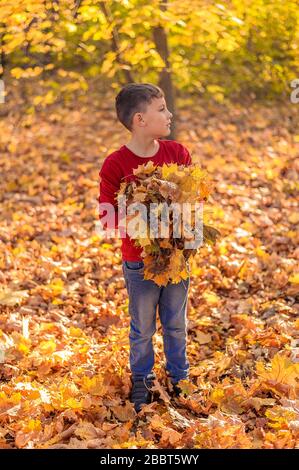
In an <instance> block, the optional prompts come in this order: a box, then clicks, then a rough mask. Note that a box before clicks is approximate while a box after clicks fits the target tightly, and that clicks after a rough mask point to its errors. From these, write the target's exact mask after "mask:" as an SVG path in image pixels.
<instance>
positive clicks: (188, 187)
mask: <svg viewBox="0 0 299 470" xmlns="http://www.w3.org/2000/svg"><path fill="white" fill-rule="evenodd" d="M133 175H134V180H133V181H130V182H127V181H126V182H123V183H122V184H121V187H120V190H119V192H118V195H125V196H126V204H127V207H130V206H131V204H133V203H137V202H138V203H141V204H142V205H143V206H144V207H145V208H146V211H145V212H144V211H143V213H142V214H139V215H138V216H137V217H133V221H134V223H135V224H136V223H138V225H139V228H140V226H142V227H143V232H142V234H140V230H139V232H138V235H137V236H134V237H132V238H134V243H135V246H137V247H142V249H143V250H142V253H141V256H142V257H143V258H144V268H145V269H144V279H152V280H153V281H154V282H155V283H156V284H158V285H159V286H166V285H167V283H168V282H172V283H178V282H180V281H181V280H182V279H187V278H188V276H189V269H188V259H189V258H190V256H194V255H195V253H196V252H197V250H198V248H194V247H192V246H193V245H192V243H191V248H186V243H185V242H188V241H189V242H190V240H192V239H193V240H194V237H195V234H196V233H197V231H196V230H197V227H198V225H196V217H195V215H196V214H195V212H196V210H198V206H200V204H203V202H204V201H207V200H208V196H209V194H210V193H211V184H210V182H209V180H208V176H207V173H206V171H204V170H201V169H200V168H199V167H198V165H194V164H192V165H189V166H184V165H178V164H177V163H172V164H166V163H165V164H163V166H155V165H154V164H153V162H152V161H150V162H148V163H146V164H143V165H139V166H138V168H136V169H134V170H133ZM174 203H176V204H174ZM175 205H176V206H177V207H178V206H179V207H180V209H179V210H181V209H182V208H183V206H184V205H185V207H186V206H188V208H189V210H190V214H189V220H190V222H188V224H187V225H188V230H186V224H185V222H184V224H185V225H184V227H182V222H183V218H184V216H182V210H181V216H180V217H177V214H176V213H175V210H174V206H175ZM166 206H167V211H168V214H167V217H165V212H163V211H164V209H165V207H166ZM201 207H202V206H201ZM151 213H152V214H153V213H154V215H155V216H156V220H157V219H159V217H160V218H161V221H160V224H161V225H160V231H158V232H157V231H156V232H154V236H153V235H152V234H153V232H152V231H151V228H152V227H153V226H152V225H151V222H152V220H151ZM144 214H146V216H144ZM162 214H164V215H163V216H162V217H161V215H162ZM129 219H130V223H131V222H132V215H129V218H128V217H127V222H128V220H129ZM197 221H198V218H197ZM178 223H179V224H181V227H180V229H179V232H178V231H177V229H178ZM163 224H164V230H167V235H166V236H165V235H164V234H163ZM135 226H136V225H135ZM201 232H202V233H201V236H202V243H215V241H216V238H217V237H218V236H219V235H220V232H219V231H218V230H216V229H215V228H213V227H211V226H209V225H206V224H204V223H203V221H202V225H201ZM164 233H165V231H164ZM177 233H179V234H180V236H177ZM161 235H163V236H161ZM189 246H190V245H189Z"/></svg>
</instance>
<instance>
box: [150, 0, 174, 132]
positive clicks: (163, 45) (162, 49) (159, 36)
mask: <svg viewBox="0 0 299 470" xmlns="http://www.w3.org/2000/svg"><path fill="white" fill-rule="evenodd" d="M160 9H161V10H164V11H165V10H166V9H167V0H164V1H163V3H161V4H160ZM153 38H154V42H155V45H156V49H157V51H158V53H159V55H160V56H161V58H162V59H163V61H164V62H165V67H164V69H163V70H162V71H161V73H160V77H159V83H158V85H159V87H160V88H162V90H163V91H164V93H165V100H166V103H167V107H168V109H169V110H170V111H171V112H172V114H173V120H172V128H171V133H170V135H169V137H168V138H169V139H170V140H174V139H175V137H176V125H175V124H176V107H175V95H174V87H173V84H172V77H171V70H170V63H169V50H168V43H167V35H166V33H165V30H164V28H163V27H162V26H156V27H155V28H153Z"/></svg>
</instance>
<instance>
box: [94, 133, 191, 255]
mask: <svg viewBox="0 0 299 470" xmlns="http://www.w3.org/2000/svg"><path fill="white" fill-rule="evenodd" d="M157 140H158V142H159V144H160V147H159V150H158V152H157V153H156V154H155V155H154V156H153V157H139V156H138V155H135V153H133V152H132V151H131V150H129V149H128V147H126V146H125V145H123V146H122V147H120V148H119V149H118V150H116V151H115V152H112V153H111V154H110V155H108V156H107V157H106V158H105V160H104V162H103V165H102V168H101V170H100V172H99V177H100V178H99V179H100V186H99V198H98V201H99V203H102V202H109V203H111V204H113V205H114V208H115V219H114V220H111V221H110V220H109V221H108V222H107V224H104V228H106V226H108V227H113V224H114V227H115V228H117V227H118V213H117V194H116V193H117V192H118V191H119V188H120V183H122V182H123V181H128V182H129V181H134V179H135V178H136V177H135V175H133V169H135V168H137V167H138V165H143V164H145V163H147V162H148V161H150V160H151V161H153V163H154V164H155V165H158V166H162V165H163V164H164V163H178V164H179V165H186V166H187V165H190V164H191V163H192V160H191V156H190V154H189V152H188V150H187V149H186V147H184V146H183V145H182V144H180V143H179V142H176V141H175V140H160V139H157ZM106 214H107V212H106V211H105V212H104V214H100V215H99V219H101V218H102V217H104V216H105V215H106ZM121 240H122V246H121V251H122V260H123V261H142V257H141V256H140V254H141V252H142V248H137V247H135V246H134V241H133V240H131V239H130V237H129V236H128V234H126V238H122V239H121Z"/></svg>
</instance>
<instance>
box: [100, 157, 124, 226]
mask: <svg viewBox="0 0 299 470" xmlns="http://www.w3.org/2000/svg"><path fill="white" fill-rule="evenodd" d="M121 179H122V172H121V169H120V167H119V165H118V164H117V163H116V162H115V161H113V160H110V159H106V160H105V161H104V163H103V165H102V168H101V170H100V172H99V180H100V183H99V198H98V201H99V204H101V203H105V202H106V203H107V202H108V203H110V204H112V205H113V206H114V211H115V212H114V214H113V216H111V217H108V219H107V222H106V223H105V224H104V225H103V229H104V230H105V229H106V228H115V229H117V228H118V207H117V192H118V191H119V188H120V183H121ZM99 209H100V205H99ZM106 215H107V211H106V210H105V212H101V211H100V212H99V219H100V220H101V219H102V217H103V216H106Z"/></svg>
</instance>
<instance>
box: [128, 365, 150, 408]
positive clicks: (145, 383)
mask: <svg viewBox="0 0 299 470" xmlns="http://www.w3.org/2000/svg"><path fill="white" fill-rule="evenodd" d="M155 378H156V376H155V375H154V374H148V375H147V376H146V377H143V379H137V380H134V381H133V386H132V391H131V395H130V401H131V402H132V403H134V408H135V410H136V412H137V413H139V411H140V410H141V406H142V405H144V404H146V405H148V404H149V403H151V401H152V395H153V394H152V392H151V387H152V386H153V381H154V379H155Z"/></svg>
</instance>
